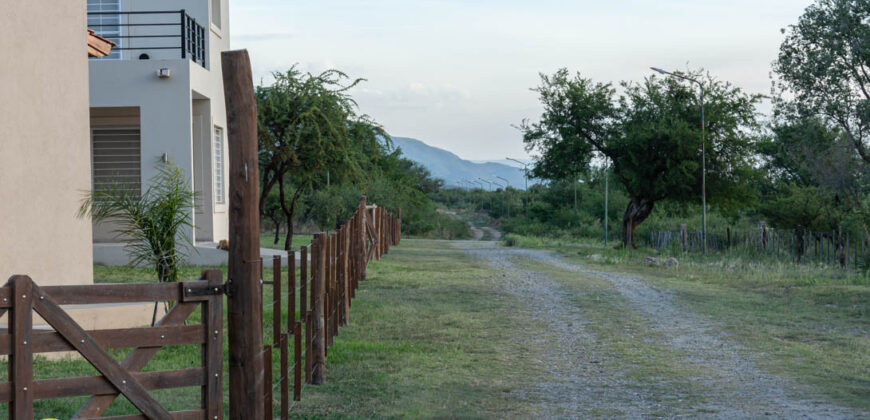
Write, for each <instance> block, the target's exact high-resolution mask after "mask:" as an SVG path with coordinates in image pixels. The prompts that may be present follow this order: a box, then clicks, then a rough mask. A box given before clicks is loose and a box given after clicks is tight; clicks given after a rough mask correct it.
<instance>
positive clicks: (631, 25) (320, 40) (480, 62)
mask: <svg viewBox="0 0 870 420" xmlns="http://www.w3.org/2000/svg"><path fill="white" fill-rule="evenodd" d="M810 3H811V0H658V1H650V0H575V1H555V0H534V1H533V0H526V1H519V0H497V1H496V0H382V1H373V0H319V1H315V0H292V1H288V0H255V1H252V0H247V1H232V2H231V5H230V8H231V10H230V13H231V16H230V19H231V27H232V30H231V42H232V47H233V48H247V49H248V50H249V51H250V53H251V60H252V63H253V67H254V69H253V70H254V77H255V79H256V80H255V81H260V80H262V81H263V82H265V83H268V82H269V75H270V73H272V72H273V71H280V70H285V69H287V68H289V67H290V66H291V65H293V64H298V65H299V66H300V68H301V69H303V70H307V71H312V72H316V71H322V70H324V69H328V68H337V69H340V70H344V71H346V72H348V73H350V75H352V76H354V77H363V78H365V79H367V80H368V81H367V82H366V83H365V84H363V85H362V86H361V87H359V88H357V89H356V90H355V91H354V95H355V97H356V98H357V99H358V102H359V104H360V108H361V111H362V112H364V113H366V114H369V115H371V116H372V117H374V118H375V119H376V120H377V121H378V122H380V123H381V124H383V125H384V127H385V128H386V129H387V130H388V131H389V132H390V133H391V134H392V135H395V136H405V137H414V138H417V139H420V140H423V141H425V142H426V143H429V144H431V145H434V146H438V147H441V148H445V149H448V150H450V151H452V152H454V153H456V154H458V155H459V156H461V157H463V158H466V159H478V160H485V159H493V160H495V159H502V158H504V157H505V156H511V157H526V156H527V155H526V152H525V151H524V149H523V144H522V140H521V135H520V133H519V132H518V131H517V130H516V129H515V128H513V125H516V124H518V123H519V122H521V121H522V120H523V119H524V118H531V119H535V118H537V116H538V115H540V107H539V106H538V103H537V97H536V95H535V93H534V92H531V91H530V90H529V89H530V88H532V87H534V86H536V85H537V83H538V73H540V72H545V73H552V72H553V71H555V70H557V69H558V68H560V67H567V68H569V69H571V70H579V71H581V72H582V73H583V74H584V75H585V76H586V77H591V78H593V79H595V80H599V81H614V82H617V81H619V80H641V79H642V78H643V77H645V76H647V75H649V74H650V71H649V70H648V68H649V67H650V66H658V67H663V68H666V69H685V68H687V66H689V67H692V68H697V67H704V68H706V69H708V70H709V71H710V72H711V73H713V74H714V75H715V76H717V77H719V78H722V79H726V80H729V81H732V82H734V83H735V84H737V85H738V86H740V87H742V88H743V89H745V90H747V91H750V92H753V93H769V90H770V79H769V77H770V63H771V61H772V60H773V59H774V58H775V57H776V53H777V50H778V47H779V43H780V42H781V40H782V38H783V35H782V34H781V33H780V29H781V28H783V27H785V26H787V25H789V24H792V23H795V22H796V21H797V18H798V17H799V16H800V14H801V12H802V11H803V9H804V8H806V6H808V5H809V4H810Z"/></svg>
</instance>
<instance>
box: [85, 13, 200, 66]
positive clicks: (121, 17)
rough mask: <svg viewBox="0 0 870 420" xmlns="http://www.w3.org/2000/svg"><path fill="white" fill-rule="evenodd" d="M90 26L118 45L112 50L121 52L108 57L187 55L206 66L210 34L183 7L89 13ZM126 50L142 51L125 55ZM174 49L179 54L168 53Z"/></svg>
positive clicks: (182, 56)
mask: <svg viewBox="0 0 870 420" xmlns="http://www.w3.org/2000/svg"><path fill="white" fill-rule="evenodd" d="M88 27H89V28H90V29H93V30H94V32H95V33H96V34H97V35H100V36H102V37H104V38H106V39H109V40H111V41H113V42H115V43H116V44H117V45H116V46H115V47H113V48H112V51H116V52H119V53H118V54H115V53H113V54H112V55H110V56H109V57H107V58H109V59H112V58H114V59H141V60H145V59H151V58H187V59H190V60H193V61H194V62H196V63H199V64H200V65H201V66H203V67H205V66H206V60H207V57H206V51H208V49H207V36H208V33H207V32H206V30H205V28H204V27H203V26H202V25H200V24H199V23H197V21H196V19H194V18H192V17H191V16H190V15H188V14H187V13H186V12H185V11H184V9H182V10H173V11H148V12H144V11H143V12H88ZM125 51H131V52H138V53H139V54H135V53H134V54H124V53H123V52H125ZM171 51H179V52H180V53H178V54H176V53H170V54H166V52H171ZM152 55H154V57H152Z"/></svg>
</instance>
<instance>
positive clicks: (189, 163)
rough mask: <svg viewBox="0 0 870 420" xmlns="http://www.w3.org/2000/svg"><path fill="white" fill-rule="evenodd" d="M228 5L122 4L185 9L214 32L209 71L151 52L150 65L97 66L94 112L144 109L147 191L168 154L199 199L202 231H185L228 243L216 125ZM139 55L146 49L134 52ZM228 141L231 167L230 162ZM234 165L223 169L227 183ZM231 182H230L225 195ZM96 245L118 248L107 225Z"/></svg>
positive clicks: (220, 117)
mask: <svg viewBox="0 0 870 420" xmlns="http://www.w3.org/2000/svg"><path fill="white" fill-rule="evenodd" d="M212 4H220V7H221V9H222V10H221V12H220V13H218V15H220V16H221V23H220V25H213V24H211V23H210V17H211V16H212V10H211V6H212ZM227 7H228V1H227V0H123V1H122V3H121V9H122V11H167V10H181V9H184V10H185V12H186V13H187V14H189V15H190V16H191V17H193V18H194V19H196V21H197V22H198V23H199V24H201V25H202V26H203V27H204V28H206V33H207V34H209V42H208V53H207V57H206V58H207V62H206V67H203V66H200V65H199V64H197V63H195V62H193V61H191V60H189V59H182V58H180V54H179V53H178V51H177V50H172V51H173V54H175V55H176V56H177V58H167V59H154V58H155V57H163V56H162V55H159V54H158V53H156V52H151V51H149V52H148V53H149V55H150V56H151V57H152V59H150V60H138V59H131V57H133V56H127V57H125V58H124V59H122V60H91V61H90V78H91V83H92V85H91V107H93V108H99V107H138V108H139V110H140V116H141V121H140V127H141V167H142V183H143V185H142V188H143V190H144V189H146V188H147V186H148V185H147V181H148V179H150V178H151V177H152V176H153V175H154V174H155V172H156V167H157V165H158V164H159V162H160V158H161V157H162V156H163V155H164V154H166V155H168V156H169V158H170V159H171V160H172V162H173V163H174V164H175V165H176V166H178V167H179V168H180V169H181V170H182V171H183V172H184V174H185V176H186V177H187V178H188V179H190V180H191V187H192V188H194V190H195V191H197V193H198V194H199V199H198V200H197V206H196V209H195V211H194V215H193V218H194V222H195V225H196V226H195V228H194V230H193V231H190V232H186V233H185V234H186V235H188V237H189V238H191V239H192V240H194V241H218V240H221V239H226V237H227V236H228V231H229V218H228V216H227V205H226V204H218V205H216V204H215V202H214V197H213V191H214V183H213V182H214V174H213V172H212V169H213V168H212V166H213V162H214V156H213V153H214V144H213V135H214V126H215V125H217V126H219V127H222V128H224V137H225V136H226V110H225V105H224V93H223V76H222V73H221V63H220V53H221V51H224V50H227V49H229V21H228V18H227V16H228V11H227ZM134 52H135V53H136V56H138V53H139V51H134ZM161 68H168V69H170V71H171V77H169V78H166V79H161V78H159V77H157V72H158V70H159V69H161ZM227 149H228V147H227V145H226V139H225V140H224V147H223V152H224V162H227V159H228V153H227ZM227 167H228V165H227V164H225V165H224V176H223V177H222V179H224V180H226V179H227V169H228V168H227ZM227 188H228V184H227V183H226V181H224V189H225V191H226V189H227ZM94 232H95V233H94V235H95V236H94V239H95V241H96V242H117V241H118V238H115V237H114V235H113V234H112V233H111V231H110V229H109V228H107V226H97V227H96V228H95V231H94Z"/></svg>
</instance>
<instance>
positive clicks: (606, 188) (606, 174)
mask: <svg viewBox="0 0 870 420" xmlns="http://www.w3.org/2000/svg"><path fill="white" fill-rule="evenodd" d="M609 180H610V170H609V168H608V165H607V157H606V156H605V157H604V246H605V247H606V246H607V216H608V214H607V213H608V211H607V210H608V207H607V195H608V193H609V192H610V185H609V184H608V181H609Z"/></svg>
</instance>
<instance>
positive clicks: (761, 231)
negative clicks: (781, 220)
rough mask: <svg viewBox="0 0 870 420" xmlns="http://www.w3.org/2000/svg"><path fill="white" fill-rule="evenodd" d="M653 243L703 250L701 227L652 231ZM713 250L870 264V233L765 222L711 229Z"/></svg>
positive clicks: (689, 250) (709, 243) (710, 248)
mask: <svg viewBox="0 0 870 420" xmlns="http://www.w3.org/2000/svg"><path fill="white" fill-rule="evenodd" d="M648 241H649V245H650V246H652V247H654V248H656V249H670V250H672V251H677V252H686V253H695V252H701V251H702V245H703V242H702V238H701V232H700V231H689V230H687V229H685V227H684V228H683V229H681V230H679V231H654V232H650V235H649V238H648ZM707 250H708V251H709V252H732V253H733V252H747V253H751V254H752V255H753V256H756V257H768V258H773V259H777V260H783V261H789V260H790V261H792V262H795V263H808V262H812V263H819V264H830V265H839V266H841V267H844V268H845V267H854V268H857V269H867V268H870V236H868V235H867V234H864V235H852V234H851V233H850V232H845V231H837V230H832V231H811V230H806V229H802V228H796V229H774V228H770V227H766V226H764V225H761V226H759V227H758V228H757V229H753V230H742V231H737V230H731V229H727V230H726V231H725V232H712V233H711V232H708V233H707Z"/></svg>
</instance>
